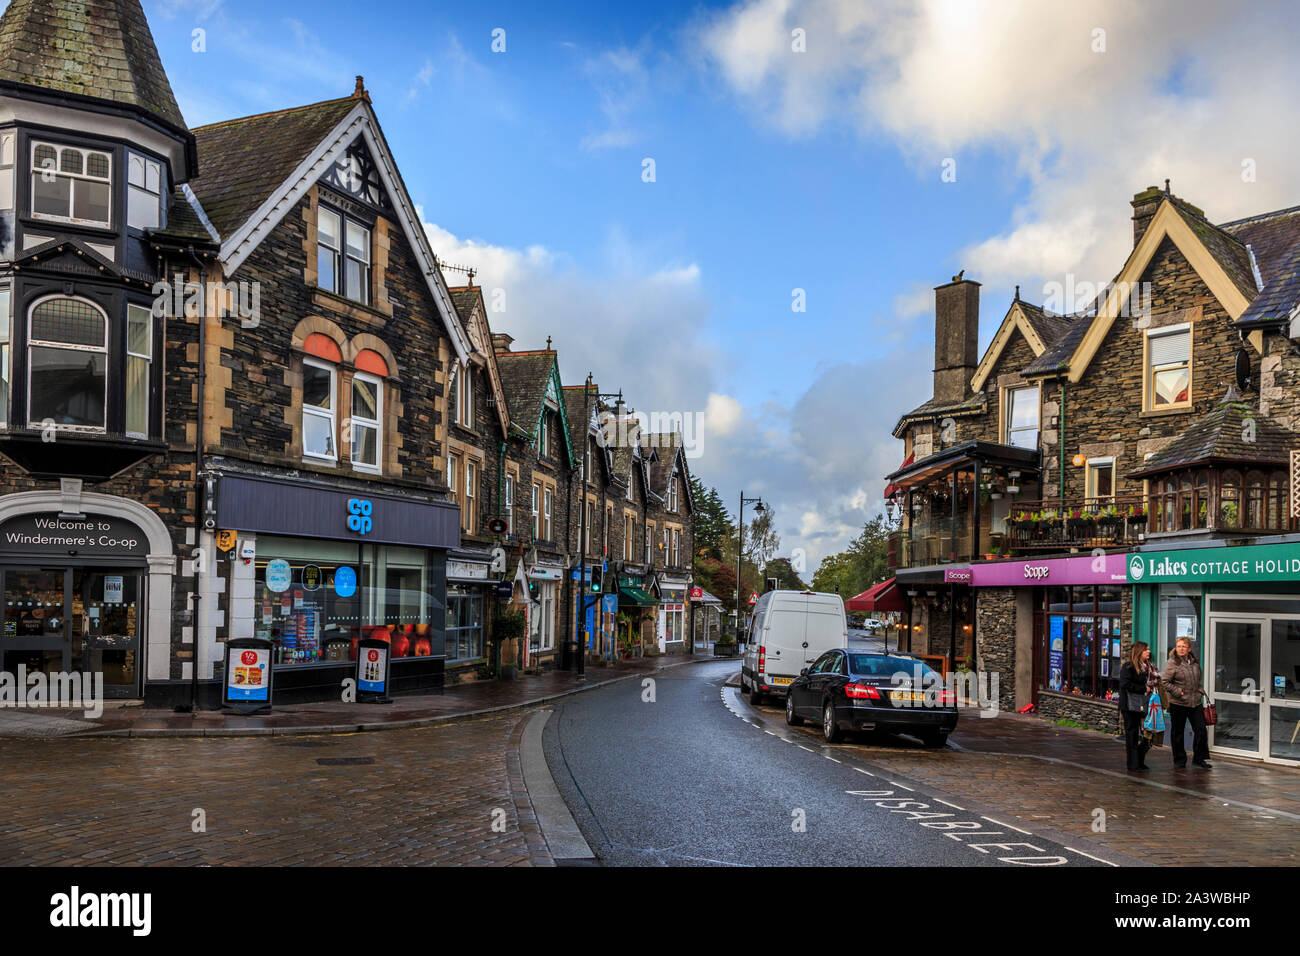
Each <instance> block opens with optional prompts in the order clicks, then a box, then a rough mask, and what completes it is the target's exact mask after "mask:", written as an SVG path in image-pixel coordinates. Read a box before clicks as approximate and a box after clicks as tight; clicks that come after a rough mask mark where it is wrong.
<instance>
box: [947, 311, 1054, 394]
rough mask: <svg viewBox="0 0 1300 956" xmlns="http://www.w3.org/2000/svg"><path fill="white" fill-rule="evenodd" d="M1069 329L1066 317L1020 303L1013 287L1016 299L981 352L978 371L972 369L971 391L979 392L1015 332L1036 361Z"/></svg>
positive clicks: (1011, 340) (1012, 339) (1013, 337)
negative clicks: (1026, 344)
mask: <svg viewBox="0 0 1300 956" xmlns="http://www.w3.org/2000/svg"><path fill="white" fill-rule="evenodd" d="M1069 328H1070V321H1069V319H1068V318H1067V317H1065V316H1063V315H1056V314H1055V313H1052V312H1048V311H1047V310H1045V309H1044V308H1043V307H1042V306H1039V305H1032V304H1031V303H1029V302H1024V301H1022V300H1021V299H1020V298H1019V287H1018V286H1017V298H1016V299H1015V300H1013V301H1012V303H1011V307H1010V308H1009V309H1007V314H1006V315H1005V316H1003V318H1002V324H1001V325H1000V326H998V330H997V332H996V333H995V334H994V336H993V341H992V342H990V343H989V347H988V348H987V349H985V350H984V357H983V358H982V359H980V364H979V367H978V368H976V369H975V375H974V377H973V378H972V379H971V383H970V386H971V391H972V392H979V391H982V390H983V388H984V383H985V382H987V381H988V378H989V376H990V375H991V374H993V368H994V366H996V365H997V362H998V359H999V358H1001V357H1002V353H1003V352H1004V351H1005V350H1006V348H1007V346H1008V345H1010V344H1011V343H1012V342H1013V341H1014V340H1015V336H1016V333H1017V332H1019V333H1020V335H1021V336H1023V337H1024V340H1025V341H1026V342H1027V343H1029V347H1030V348H1031V349H1032V350H1033V352H1034V356H1035V357H1037V356H1040V355H1042V354H1043V353H1044V352H1045V351H1047V348H1048V345H1049V344H1050V343H1051V342H1054V341H1056V340H1058V339H1060V338H1062V337H1063V336H1064V335H1065V333H1066V332H1067V331H1068V330H1069Z"/></svg>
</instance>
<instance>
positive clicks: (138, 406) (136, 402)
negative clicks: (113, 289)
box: [126, 305, 153, 438]
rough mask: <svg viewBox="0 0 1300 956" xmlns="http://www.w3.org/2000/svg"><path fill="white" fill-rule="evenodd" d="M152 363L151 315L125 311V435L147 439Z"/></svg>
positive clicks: (139, 309) (139, 308)
mask: <svg viewBox="0 0 1300 956" xmlns="http://www.w3.org/2000/svg"><path fill="white" fill-rule="evenodd" d="M152 361H153V313H152V312H151V311H150V310H149V309H148V308H147V307H145V306H143V305H128V306H127V307H126V433H127V434H128V435H131V436H133V437H135V438H148V437H149V368H150V365H151V364H152Z"/></svg>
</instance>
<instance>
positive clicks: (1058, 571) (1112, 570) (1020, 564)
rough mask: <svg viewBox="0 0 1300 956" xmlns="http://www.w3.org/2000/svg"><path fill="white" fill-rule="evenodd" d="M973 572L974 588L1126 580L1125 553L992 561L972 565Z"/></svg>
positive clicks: (971, 570) (1102, 582) (1112, 582)
mask: <svg viewBox="0 0 1300 956" xmlns="http://www.w3.org/2000/svg"><path fill="white" fill-rule="evenodd" d="M970 573H971V584H972V585H974V586H975V587H1004V588H1013V587H1027V586H1031V585H1034V584H1037V583H1038V582H1040V581H1050V582H1051V583H1052V584H1059V585H1066V584H1080V585H1089V584H1116V583H1120V582H1122V581H1124V555H1122V554H1107V555H1079V556H1078V557H1073V558H1052V559H1050V560H1043V559H1042V558H1038V559H1036V560H1030V561H990V562H988V563H981V564H975V565H971V569H970Z"/></svg>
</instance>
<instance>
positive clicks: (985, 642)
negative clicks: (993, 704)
mask: <svg viewBox="0 0 1300 956" xmlns="http://www.w3.org/2000/svg"><path fill="white" fill-rule="evenodd" d="M975 590H976V593H977V600H976V603H975V635H976V642H977V643H976V647H977V648H978V649H979V660H980V668H981V669H982V670H984V671H986V672H988V673H990V674H992V673H996V674H997V675H998V709H999V710H1015V709H1016V681H1015V673H1016V589H1015V588H976V589H975Z"/></svg>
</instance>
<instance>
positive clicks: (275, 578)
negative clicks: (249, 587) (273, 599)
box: [266, 558, 293, 594]
mask: <svg viewBox="0 0 1300 956" xmlns="http://www.w3.org/2000/svg"><path fill="white" fill-rule="evenodd" d="M292 582H293V569H292V568H290V567H289V562H288V561H286V560H284V559H283V558H275V559H274V560H272V561H268V562H267V563H266V589H267V590H268V591H274V592H275V593H276V594H281V593H283V592H285V591H287V590H289V585H290V584H291V583H292Z"/></svg>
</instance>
